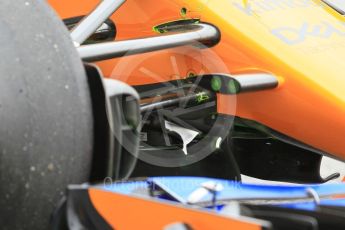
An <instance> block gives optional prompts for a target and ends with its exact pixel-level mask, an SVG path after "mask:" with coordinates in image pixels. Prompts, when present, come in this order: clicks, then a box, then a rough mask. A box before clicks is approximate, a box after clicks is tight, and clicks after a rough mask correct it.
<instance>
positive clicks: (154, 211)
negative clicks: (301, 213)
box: [89, 188, 264, 230]
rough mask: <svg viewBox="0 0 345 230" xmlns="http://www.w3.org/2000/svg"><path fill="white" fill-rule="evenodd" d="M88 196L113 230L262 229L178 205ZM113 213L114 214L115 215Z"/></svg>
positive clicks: (247, 221)
mask: <svg viewBox="0 0 345 230" xmlns="http://www.w3.org/2000/svg"><path fill="white" fill-rule="evenodd" d="M89 196H90V199H91V202H92V204H93V206H94V207H95V208H96V210H97V212H98V213H99V214H100V215H101V216H102V217H103V218H104V219H105V220H106V221H107V222H108V224H109V225H110V226H111V227H112V228H114V229H119V230H122V229H126V230H132V229H133V230H136V229H164V227H167V226H168V225H170V224H174V223H175V224H176V223H186V224H188V225H190V226H191V227H192V228H193V229H198V230H202V229H207V230H212V229H213V230H219V229H238V230H259V229H262V227H261V225H260V223H261V224H262V223H264V222H261V221H254V220H253V219H249V218H243V219H242V220H240V219H237V218H230V217H226V216H222V215H219V214H216V213H214V214H213V213H212V212H209V211H201V210H199V211H198V210H195V209H194V210H193V209H191V208H186V207H182V206H180V205H176V204H172V203H167V202H162V201H158V200H157V201H154V200H148V199H144V198H136V197H129V196H126V195H121V194H116V193H112V192H108V191H103V190H99V189H94V188H91V189H89ZM114 213H116V214H115V215H114Z"/></svg>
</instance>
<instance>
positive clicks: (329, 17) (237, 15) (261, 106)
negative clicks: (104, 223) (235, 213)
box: [0, 0, 345, 229]
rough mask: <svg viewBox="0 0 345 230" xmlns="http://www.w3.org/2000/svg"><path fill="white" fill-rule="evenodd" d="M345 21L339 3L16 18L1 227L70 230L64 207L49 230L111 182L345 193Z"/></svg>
mask: <svg viewBox="0 0 345 230" xmlns="http://www.w3.org/2000/svg"><path fill="white" fill-rule="evenodd" d="M344 10H345V6H344V5H343V4H342V2H341V1H337V0H294V1H285V0H276V1H269V0H251V1H248V0H247V1H246V0H227V1H225V0H188V1H187V0H159V1H158V0H127V1H125V0H103V1H101V2H100V1H97V0H84V1H67V0H48V2H45V1H42V0H38V1H37V0H36V1H33V0H25V1H19V0H14V1H3V2H1V3H0V44H1V48H0V54H1V56H2V57H3V58H2V61H1V62H0V73H1V76H2V77H1V84H0V87H1V88H0V119H1V124H2V128H1V130H0V132H1V133H0V135H1V142H0V146H1V149H0V183H1V188H0V197H1V198H0V213H1V214H0V215H1V218H0V224H1V226H3V229H47V228H48V226H53V227H55V228H57V229H59V228H60V227H59V226H60V223H63V222H64V221H60V218H59V215H60V214H61V213H64V214H61V216H64V217H61V218H62V219H63V218H66V216H67V217H68V219H69V220H70V219H71V217H70V216H69V215H73V213H72V214H71V213H69V212H70V211H69V210H73V209H68V208H64V207H60V208H58V209H57V211H56V212H57V214H56V215H54V218H53V219H52V220H51V219H50V216H51V214H52V213H53V211H54V210H56V207H57V206H58V205H57V204H58V203H59V202H60V201H61V200H62V202H61V206H64V205H65V206H66V205H67V206H68V201H69V199H72V198H71V197H70V196H67V198H66V199H67V202H66V201H64V197H65V195H66V193H65V190H66V187H67V186H68V185H70V184H82V183H84V182H88V183H90V184H94V183H96V184H97V183H98V182H100V181H103V180H104V179H105V178H111V179H112V180H116V181H117V180H127V179H129V178H138V177H153V178H156V177H157V176H198V177H211V178H218V179H225V180H227V181H228V180H231V181H240V180H241V175H243V174H244V175H249V176H252V177H255V178H260V179H264V180H273V181H284V182H294V183H323V182H327V181H329V180H332V179H334V178H337V177H339V174H338V173H335V174H332V175H329V176H328V177H326V178H323V177H321V175H320V164H321V160H322V157H323V156H330V157H332V158H336V159H338V160H341V161H344V160H345V142H344V143H343V140H342V137H343V136H344V134H345V120H344V115H345V114H344V113H345V93H344V92H345V91H344V83H345V82H344V81H345V80H344V78H343V77H342V76H341V75H342V67H343V65H342V64H343V63H344V60H345V59H344V57H345V50H344V49H345V48H344V41H345V40H344V36H345V28H344V25H345V24H344V14H345V13H344ZM194 179H195V180H197V178H194ZM145 183H146V182H145ZM82 187H83V186H82ZM86 187H87V186H86ZM91 187H92V185H91ZM340 187H341V186H340ZM339 189H340V190H339V191H340V193H341V194H342V192H341V191H342V190H341V188H339ZM311 193H312V194H314V193H313V190H312V191H311ZM69 194H71V193H69ZM334 194H335V195H339V194H338V193H337V192H335V193H332V194H330V195H334ZM165 195H166V194H165ZM170 195H171V194H170ZM314 195H315V194H314ZM105 197H106V196H105ZM314 198H315V196H314ZM102 199H103V198H102ZM102 201H103V202H104V200H102ZM78 202H79V201H78ZM80 202H82V201H80ZM85 202H87V201H85ZM111 202H116V201H112V199H111V198H109V204H110V205H112V204H113V203H111ZM72 203H73V202H72ZM105 203H107V201H105ZM187 203H188V202H187ZM187 203H186V204H184V205H187ZM85 205H86V206H87V203H85ZM85 205H84V206H78V207H79V208H78V209H77V210H76V211H75V212H80V213H82V212H83V210H84V208H85V210H86V209H87V208H86V206H85ZM104 205H105V204H104ZM114 205H116V204H114ZM119 208H120V209H121V206H119ZM249 209H250V208H249ZM63 210H65V211H63ZM97 210H99V208H98V209H97ZM146 210H150V208H149V206H148V207H147V209H146ZM141 211H142V212H145V209H142V210H141ZM66 212H67V214H66ZM109 212H111V209H110V211H109ZM116 212H118V210H117V211H116ZM65 214H66V215H65ZM113 215H116V213H114V214H113ZM210 215H211V216H212V215H213V214H210ZM248 215H249V214H248ZM56 216H58V217H56ZM249 216H250V215H249ZM79 217H80V216H79ZM152 218H155V217H152ZM200 218H201V217H200ZM72 219H73V218H72ZM263 219H266V218H263ZM56 220H59V221H56ZM269 220H270V221H272V219H269ZM131 221H134V220H131ZM72 222H73V221H72ZM54 223H55V224H54ZM73 223H77V222H73ZM51 224H52V225H51ZM131 224H132V223H131ZM65 225H66V226H67V227H68V228H72V229H73V228H78V229H79V228H83V227H87V228H96V227H97V226H98V225H90V226H91V227H90V226H88V225H80V226H78V224H76V225H73V224H72V225H71V224H65ZM66 226H64V227H66ZM92 226H93V227H92ZM121 226H122V225H121ZM130 226H132V225H130ZM273 226H274V224H273ZM308 226H309V225H308ZM327 226H329V225H327ZM64 227H63V226H62V227H61V228H64ZM112 227H116V225H112ZM101 228H103V227H101ZM121 228H124V229H126V226H123V227H121ZM128 228H133V227H128ZM128 228H127V229H128ZM137 228H139V226H137ZM205 228H207V227H205ZM218 229H219V228H218ZM307 229H310V228H307Z"/></svg>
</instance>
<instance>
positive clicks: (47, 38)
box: [0, 0, 93, 230]
mask: <svg viewBox="0 0 345 230" xmlns="http://www.w3.org/2000/svg"><path fill="white" fill-rule="evenodd" d="M0 58H1V61H0V228H1V229H11V230H13V229H48V228H49V227H48V224H49V220H50V215H51V213H52V211H53V209H54V208H55V205H56V204H58V202H59V200H60V199H61V198H62V196H63V194H64V191H65V188H66V186H67V185H68V184H71V183H82V182H85V181H87V180H88V175H89V173H90V167H91V166H90V165H91V157H92V148H93V117H92V108H91V99H90V95H89V94H90V92H89V88H88V85H87V79H86V76H85V72H84V69H83V66H82V63H81V60H80V58H78V54H77V52H76V50H75V48H74V47H73V43H72V41H71V39H70V37H69V33H68V31H67V29H66V28H65V27H64V25H63V23H62V21H61V20H60V19H59V18H58V17H57V16H56V14H55V12H54V11H53V10H52V9H51V8H50V7H49V6H48V5H47V3H46V2H45V1H43V0H6V1H0Z"/></svg>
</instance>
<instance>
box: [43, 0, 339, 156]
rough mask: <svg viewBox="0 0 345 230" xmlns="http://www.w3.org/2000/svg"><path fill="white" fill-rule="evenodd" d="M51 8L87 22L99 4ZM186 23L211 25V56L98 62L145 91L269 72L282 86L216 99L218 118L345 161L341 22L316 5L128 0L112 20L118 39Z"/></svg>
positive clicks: (61, 3)
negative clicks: (183, 81)
mask: <svg viewBox="0 0 345 230" xmlns="http://www.w3.org/2000/svg"><path fill="white" fill-rule="evenodd" d="M49 2H50V3H51V4H52V6H53V7H54V8H55V9H56V11H57V12H58V14H59V15H60V16H61V18H69V17H75V16H80V15H86V14H87V13H88V12H89V11H90V10H92V8H93V7H94V6H95V5H96V4H97V3H98V1H97V0H83V1H81V0H80V1H67V0H49ZM183 7H185V8H186V9H187V14H186V15H182V14H181V9H182V8H183ZM181 18H199V19H201V20H202V21H204V22H208V23H212V24H213V25H215V26H217V27H218V28H219V29H220V31H221V35H222V37H221V42H220V43H219V44H218V45H216V46H215V47H213V48H212V49H203V50H199V49H196V48H193V47H182V48H175V49H169V50H165V51H157V52H153V53H148V54H140V55H134V56H128V57H124V58H121V59H113V60H108V61H103V62H100V63H97V64H98V65H99V66H100V67H101V69H102V70H103V72H104V75H105V76H107V77H111V78H116V79H120V80H123V81H125V82H127V83H129V84H131V85H144V84H150V83H157V82H163V81H170V80H173V79H180V78H185V77H187V76H188V75H189V73H196V74H199V73H215V72H216V73H219V72H221V73H230V74H236V73H239V72H246V71H251V72H253V71H258V72H261V71H264V72H270V73H272V74H274V75H276V76H277V77H278V78H279V79H280V86H279V87H278V88H276V89H273V90H268V91H261V92H255V93H246V94H241V95H238V96H236V97H235V96H228V95H218V112H219V113H225V114H231V115H236V116H238V117H242V118H247V119H251V120H255V121H257V122H259V123H261V124H264V125H266V126H268V127H270V128H272V129H274V130H276V131H278V132H281V133H283V134H285V135H287V136H289V137H292V138H295V139H297V140H299V141H301V142H303V143H305V144H308V145H310V146H313V147H315V148H317V149H320V150H322V151H324V152H325V153H328V154H330V155H332V156H334V157H338V158H342V159H343V160H344V159H345V141H343V137H344V136H345V90H344V88H345V87H344V86H345V77H344V76H342V75H344V73H343V68H344V66H345V65H344V64H345V27H344V18H343V17H342V16H340V15H339V14H338V13H336V12H335V11H334V10H332V9H331V8H329V7H327V6H325V5H324V4H323V3H322V2H321V1H318V0H310V1H282V0H277V1H267V0H252V1H243V0H226V1H225V0H145V1H142V0H128V1H127V2H126V3H125V4H124V5H123V6H122V7H121V8H120V9H119V10H118V11H117V12H115V14H114V15H113V16H112V20H113V21H114V22H115V23H116V26H117V31H118V34H117V37H116V39H117V40H122V39H129V38H137V37H143V36H152V35H155V32H154V31H153V29H152V28H153V27H154V26H155V25H158V24H162V23H165V22H169V21H174V20H178V19H181ZM212 60H213V61H212ZM177 67H178V68H177Z"/></svg>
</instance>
